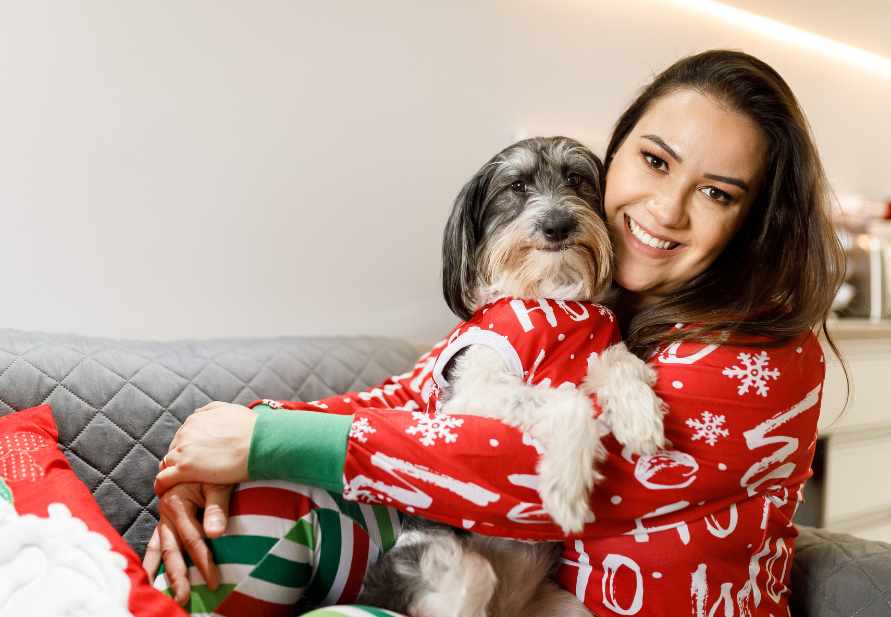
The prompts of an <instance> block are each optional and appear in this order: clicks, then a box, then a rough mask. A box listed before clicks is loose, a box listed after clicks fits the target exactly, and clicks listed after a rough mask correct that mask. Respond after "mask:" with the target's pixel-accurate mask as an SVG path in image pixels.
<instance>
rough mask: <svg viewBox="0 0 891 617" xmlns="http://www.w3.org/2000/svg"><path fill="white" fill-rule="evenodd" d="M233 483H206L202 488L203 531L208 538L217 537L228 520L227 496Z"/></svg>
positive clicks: (224, 528)
mask: <svg viewBox="0 0 891 617" xmlns="http://www.w3.org/2000/svg"><path fill="white" fill-rule="evenodd" d="M234 488H235V485H234V484H206V485H205V488H204V499H205V502H206V505H205V506H204V533H205V535H207V537H208V538H219V537H220V536H221V535H223V532H225V531H226V525H227V523H228V522H229V498H230V497H232V490H233V489H234Z"/></svg>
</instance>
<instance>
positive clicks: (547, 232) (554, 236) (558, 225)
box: [541, 212, 576, 242]
mask: <svg viewBox="0 0 891 617" xmlns="http://www.w3.org/2000/svg"><path fill="white" fill-rule="evenodd" d="M575 225H576V222H575V219H574V218H573V217H571V216H569V215H567V214H561V213H559V212H553V213H551V214H548V215H547V216H546V217H545V218H544V220H543V221H542V222H541V233H543V234H544V237H545V238H547V239H548V240H550V241H551V242H563V241H564V240H566V238H568V237H569V234H571V233H572V231H573V230H574V229H575Z"/></svg>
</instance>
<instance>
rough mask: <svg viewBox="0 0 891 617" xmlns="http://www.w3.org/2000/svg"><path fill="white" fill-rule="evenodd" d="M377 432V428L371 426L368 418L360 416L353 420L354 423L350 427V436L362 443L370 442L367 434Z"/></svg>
mask: <svg viewBox="0 0 891 617" xmlns="http://www.w3.org/2000/svg"><path fill="white" fill-rule="evenodd" d="M376 432H377V429H374V428H371V425H370V424H368V418H359V419H358V420H356V421H355V422H353V425H352V426H351V427H350V437H351V438H354V439H356V440H357V441H361V442H362V443H367V442H368V439H367V438H366V437H365V435H367V434H369V433H376Z"/></svg>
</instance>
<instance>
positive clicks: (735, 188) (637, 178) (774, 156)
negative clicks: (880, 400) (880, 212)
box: [605, 51, 844, 356]
mask: <svg viewBox="0 0 891 617" xmlns="http://www.w3.org/2000/svg"><path fill="white" fill-rule="evenodd" d="M606 166H607V174H606V193H605V208H606V215H607V219H608V221H609V225H610V229H611V232H612V237H613V242H614V243H615V248H616V255H617V274H616V282H617V283H618V284H619V288H620V292H621V295H620V300H619V302H618V303H617V307H618V309H619V311H620V313H621V315H620V317H621V318H622V320H623V322H625V325H626V326H627V328H626V332H625V340H626V341H627V342H628V345H629V347H631V348H632V349H635V348H636V349H637V350H638V353H640V354H642V355H644V356H646V355H647V354H648V353H649V351H650V350H652V349H653V348H655V347H656V346H657V345H658V344H659V343H660V342H666V332H668V331H671V332H670V334H669V335H668V341H672V340H675V341H680V340H709V339H710V340H712V341H716V340H717V339H718V338H720V339H721V340H723V341H725V342H729V343H731V344H732V343H733V337H732V338H731V340H729V341H728V340H727V339H726V336H727V335H726V333H727V332H733V333H736V334H738V335H756V336H766V337H769V338H770V339H772V340H774V341H779V340H783V339H787V338H788V337H790V336H794V335H796V334H797V333H800V332H803V331H805V330H807V329H808V328H810V327H812V326H813V325H815V324H820V323H823V320H824V318H825V316H826V307H828V306H829V305H830V304H831V301H832V298H833V297H834V296H835V291H836V289H837V288H838V285H839V284H840V282H841V276H842V275H843V274H844V261H843V258H842V255H841V253H840V248H839V245H838V240H837V239H836V237H835V232H834V230H833V229H832V225H831V222H830V219H829V216H828V212H829V203H828V199H829V190H828V183H827V181H826V177H825V174H824V172H823V166H822V163H821V161H820V157H819V154H818V153H817V150H816V146H815V145H814V140H813V138H812V137H811V134H810V128H809V125H808V122H807V119H806V118H805V117H804V114H803V112H802V111H801V108H800V107H799V105H798V101H797V100H796V99H795V95H794V94H793V93H792V91H791V90H790V89H789V86H788V85H787V84H786V82H785V81H784V80H783V78H782V77H780V75H779V74H777V72H776V71H774V70H773V69H772V68H771V67H770V66H768V65H767V64H765V63H764V62H761V61H760V60H758V59H757V58H753V57H752V56H749V55H747V54H743V53H740V52H734V51H711V52H706V53H703V54H698V55H696V56H691V57H689V58H685V59H683V60H681V61H679V62H677V63H675V64H674V65H672V66H671V67H669V68H668V69H666V70H665V71H664V72H662V73H661V74H659V75H658V76H657V77H656V79H655V80H654V81H653V83H652V84H650V85H649V86H647V87H646V88H645V89H644V90H643V91H642V92H641V94H640V95H639V96H638V98H637V99H636V100H635V101H634V102H633V103H632V104H631V105H630V106H629V108H628V109H627V110H626V111H625V113H624V114H622V116H621V117H620V118H619V120H618V122H616V126H615V129H614V131H613V136H612V139H611V140H610V143H609V146H608V148H607V152H606ZM766 273H770V276H765V274H766ZM678 322H682V323H685V324H695V325H693V326H690V327H687V328H684V329H683V330H680V329H676V330H672V326H673V325H674V324H676V323H678ZM770 344H771V343H768V345H770ZM833 347H834V346H833Z"/></svg>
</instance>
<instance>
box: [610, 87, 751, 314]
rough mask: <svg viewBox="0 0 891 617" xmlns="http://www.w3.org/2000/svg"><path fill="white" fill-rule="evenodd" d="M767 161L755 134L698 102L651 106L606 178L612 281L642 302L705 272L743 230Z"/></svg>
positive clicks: (746, 124)
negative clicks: (613, 261) (613, 263)
mask: <svg viewBox="0 0 891 617" xmlns="http://www.w3.org/2000/svg"><path fill="white" fill-rule="evenodd" d="M766 154H767V146H766V143H765V139H764V136H763V135H762V133H761V130H760V128H759V127H758V126H757V125H755V124H754V123H753V122H752V121H751V120H750V119H749V118H747V117H746V116H743V115H741V114H739V113H735V112H730V111H727V110H725V109H723V108H722V107H720V106H719V105H717V104H715V103H714V102H713V101H712V100H711V99H709V98H706V97H704V96H703V95H701V94H698V93H696V92H693V91H691V90H680V91H677V92H674V93H672V94H668V95H666V96H664V97H662V98H661V99H658V100H657V101H656V102H655V103H653V104H652V105H651V107H650V109H649V111H647V113H646V114H644V115H643V116H642V117H641V119H640V120H639V121H638V123H637V124H636V125H635V127H634V128H633V129H632V130H631V132H630V133H629V134H628V137H626V138H625V141H624V143H623V144H622V145H621V146H620V147H619V149H618V151H617V152H616V155H615V158H613V160H612V162H611V163H610V167H609V172H608V173H607V175H606V193H605V195H604V204H605V208H606V217H607V223H608V225H609V227H610V233H611V235H612V237H613V243H614V245H615V250H616V257H617V268H616V277H615V280H616V282H617V283H618V284H619V285H620V286H621V287H623V288H625V289H627V290H628V291H631V292H636V293H637V294H640V295H641V296H642V299H643V300H644V301H645V302H646V301H647V300H655V299H656V298H658V297H659V296H662V295H665V294H668V293H670V292H672V291H675V290H677V289H679V288H680V287H682V286H683V285H684V284H685V283H687V282H688V281H690V280H692V279H693V278H695V277H696V276H697V275H699V274H700V273H702V272H703V271H704V270H705V269H706V268H708V267H709V265H711V263H712V262H713V261H714V260H715V259H716V258H717V257H718V255H719V254H720V253H721V251H722V250H724V247H725V246H727V243H728V242H730V240H731V238H733V236H734V234H736V232H738V231H739V229H740V227H741V226H742V224H743V221H744V220H745V218H746V215H747V214H748V212H749V209H750V208H751V206H752V202H753V201H754V200H755V197H756V195H757V194H758V189H759V187H760V184H761V178H762V174H763V163H764V160H765V158H766Z"/></svg>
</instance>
